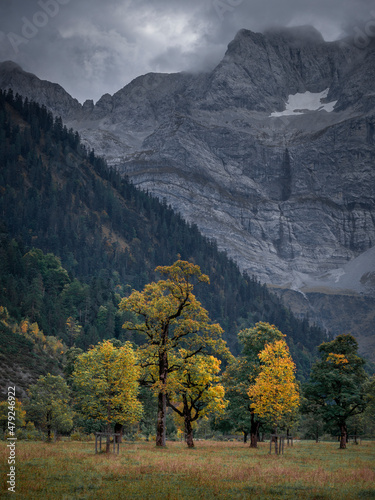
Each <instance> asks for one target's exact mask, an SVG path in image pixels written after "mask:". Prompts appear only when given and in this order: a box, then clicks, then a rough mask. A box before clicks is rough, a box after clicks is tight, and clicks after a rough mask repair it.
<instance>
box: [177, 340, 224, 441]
mask: <svg viewBox="0 0 375 500" xmlns="http://www.w3.org/2000/svg"><path fill="white" fill-rule="evenodd" d="M178 358H179V359H178ZM178 358H177V357H176V356H173V357H171V361H172V362H173V363H174V364H175V365H178V366H180V368H179V370H176V371H173V372H172V373H171V375H170V377H169V381H168V391H167V400H168V406H169V407H170V408H172V410H173V411H174V412H175V413H177V415H179V416H180V417H181V418H182V419H183V422H184V432H185V440H186V443H187V445H188V447H189V448H193V447H194V441H193V426H192V424H193V422H196V421H197V420H199V419H201V418H203V417H206V416H208V415H210V414H212V413H222V412H223V411H224V410H225V408H226V406H227V401H225V399H224V395H225V390H224V387H223V385H222V384H221V383H220V377H219V373H220V364H221V361H220V360H219V359H217V358H215V356H209V355H204V354H198V355H196V356H194V357H190V358H189V357H187V352H186V350H185V349H180V350H179V353H178Z"/></svg>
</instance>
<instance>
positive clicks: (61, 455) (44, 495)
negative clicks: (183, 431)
mask: <svg viewBox="0 0 375 500" xmlns="http://www.w3.org/2000/svg"><path fill="white" fill-rule="evenodd" d="M94 448H95V446H94V442H70V441H59V442H56V443H51V444H47V443H44V442H27V441H18V442H17V445H16V493H11V492H8V493H6V490H7V484H6V480H7V479H6V478H7V476H6V475H7V473H8V472H9V465H8V464H7V458H8V449H7V447H6V443H5V442H1V443H0V450H1V458H2V459H1V466H2V469H1V495H0V496H1V497H4V498H6V497H9V498H15V499H16V498H20V499H21V498H22V499H23V500H26V499H66V500H73V499H106V500H107V499H108V500H111V499H125V500H127V499H133V498H134V499H142V500H143V499H153V500H154V499H169V500H170V499H176V500H177V499H187V498H189V499H193V500H195V499H248V498H249V499H251V498H254V499H257V500H258V499H271V498H277V499H281V498H290V499H292V498H293V499H327V500H336V499H346V500H353V499H357V498H363V499H370V498H374V499H375V442H368V441H367V442H366V441H364V442H362V443H361V444H359V445H355V444H349V446H348V448H347V449H346V450H339V449H338V443H337V442H333V443H332V442H321V443H315V442H312V441H296V442H295V443H294V446H293V447H288V448H285V452H284V455H275V454H274V452H273V454H271V455H270V454H269V444H268V443H259V448H258V449H256V450H254V449H250V448H249V446H248V445H247V444H244V443H241V442H238V441H233V442H215V441H198V442H196V447H195V448H194V449H188V448H187V447H186V444H185V443H182V442H168V444H167V447H166V448H163V449H160V448H156V446H155V443H154V442H137V441H135V442H124V443H122V444H121V447H120V454H119V455H114V454H108V455H106V454H104V453H102V454H97V455H95V449H94ZM4 493H5V495H4Z"/></svg>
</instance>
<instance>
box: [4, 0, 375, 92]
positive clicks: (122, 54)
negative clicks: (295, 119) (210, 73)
mask: <svg viewBox="0 0 375 500" xmlns="http://www.w3.org/2000/svg"><path fill="white" fill-rule="evenodd" d="M366 23H367V25H368V23H371V29H375V28H374V26H375V4H374V1H373V0H0V61H5V60H12V61H15V62H17V63H18V64H20V65H21V66H22V67H23V68H24V69H25V70H27V71H31V72H32V73H35V74H36V75H37V76H38V77H39V78H42V79H46V80H50V81H53V82H57V83H60V84H61V85H62V86H63V87H64V88H65V89H66V90H67V91H68V92H69V93H70V94H71V95H72V96H73V97H76V98H77V99H78V100H79V101H80V102H83V101H84V100H85V99H94V101H97V100H98V99H99V98H100V96H101V95H103V94H104V93H106V92H108V93H110V94H113V93H114V92H116V91H117V90H119V89H120V88H122V87H123V86H124V85H126V84H127V83H129V82H130V81H131V80H132V79H134V78H135V77H137V76H140V75H143V74H145V73H148V72H150V71H153V72H167V73H171V72H178V71H201V70H209V69H211V68H213V67H214V66H215V65H216V64H217V63H218V62H219V61H220V59H221V58H222V57H223V55H224V53H225V51H226V47H227V45H228V43H229V42H230V41H231V40H232V39H233V38H234V36H235V34H236V33H237V31H238V30H239V29H242V28H246V29H250V30H253V31H260V32H261V31H263V30H264V29H265V28H267V27H270V26H278V25H282V26H298V25H303V24H311V25H313V26H315V28H317V29H318V30H319V31H320V32H321V33H322V35H323V37H324V38H325V39H326V40H335V39H338V38H341V37H342V36H343V35H348V36H354V34H355V33H356V31H355V30H358V29H359V30H361V29H364V27H365V26H366Z"/></svg>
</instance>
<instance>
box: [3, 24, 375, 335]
mask: <svg viewBox="0 0 375 500" xmlns="http://www.w3.org/2000/svg"><path fill="white" fill-rule="evenodd" d="M303 34H304V35H303ZM374 81H375V41H374V40H372V41H371V43H370V44H369V46H368V47H367V48H366V49H359V48H357V47H355V46H354V45H350V44H348V43H345V44H344V45H343V44H342V43H340V42H325V41H324V40H323V39H322V38H321V37H320V36H319V35H317V33H316V32H315V31H314V30H311V29H308V28H299V29H283V30H280V29H279V30H277V29H276V30H270V31H268V32H266V33H263V34H262V33H253V32H251V31H249V30H241V31H240V32H238V34H237V35H236V37H235V38H234V40H233V41H232V42H231V43H230V44H229V46H228V50H227V52H226V54H225V55H224V57H223V60H222V61H221V62H220V63H219V64H218V65H217V66H216V67H215V68H214V69H213V70H212V71H210V72H207V73H201V74H187V73H177V74H156V73H150V74H147V75H143V76H140V77H138V78H136V79H135V80H133V81H132V82H131V83H129V84H128V85H126V86H125V87H124V88H122V89H120V90H119V91H118V92H116V93H115V94H114V95H113V96H110V95H109V94H106V95H104V96H103V97H102V98H101V99H99V101H98V102H97V103H96V104H95V105H94V103H90V102H87V101H86V103H84V105H83V106H79V107H74V106H73V108H74V109H73V108H72V109H73V112H71V110H70V109H68V110H67V111H66V116H64V120H65V122H66V124H67V126H71V127H72V128H73V129H75V130H78V131H79V133H80V135H81V137H82V138H83V141H84V142H85V143H86V144H87V145H88V146H89V147H92V148H94V149H95V152H96V153H98V154H100V155H103V156H104V157H106V159H107V161H108V162H109V164H110V165H112V166H113V167H115V168H116V169H118V170H119V171H120V172H121V173H122V174H124V175H126V176H128V178H129V179H130V180H131V181H132V182H133V184H134V185H136V186H138V187H140V188H142V189H144V190H147V191H148V192H150V193H152V194H153V195H154V196H157V197H158V198H160V199H165V200H166V202H167V203H168V204H171V206H172V207H173V208H174V209H175V210H176V211H178V212H179V213H180V214H181V215H182V216H183V217H184V218H185V220H187V221H188V222H190V223H196V224H197V225H198V227H199V229H200V231H201V232H202V233H203V234H204V235H206V236H208V237H209V238H211V239H215V240H216V241H217V243H218V247H219V248H220V249H221V250H225V251H226V252H227V253H228V255H229V256H230V257H231V258H233V259H234V260H235V261H236V262H237V263H238V265H239V267H240V268H241V270H243V271H245V272H247V273H248V274H249V275H255V276H257V277H258V278H259V279H260V280H261V281H262V282H265V283H269V284H272V285H274V286H279V287H290V288H291V289H296V290H301V291H303V288H304V286H306V281H307V282H310V281H314V280H318V281H319V280H320V278H319V277H321V276H325V275H327V273H328V274H329V273H331V274H332V276H334V275H335V273H334V271H335V270H338V269H342V268H343V267H344V266H345V265H346V264H347V263H348V262H350V261H352V260H353V259H355V258H358V257H359V256H360V255H361V254H362V253H364V252H366V251H367V250H369V249H371V248H372V247H373V246H374V244H375V222H374V221H375V202H374V200H375V180H374V176H375V172H374V168H373V157H374V130H375V117H374V106H375V91H374V84H373V82H374ZM6 82H7V80H6V74H5V73H4V71H1V70H0V86H3V85H5V84H6ZM21 86H22V85H21ZM323 92H326V97H319V100H320V101H321V102H320V103H321V105H322V106H321V107H320V108H321V109H320V110H319V109H315V110H310V109H307V108H305V109H297V110H293V109H291V111H290V114H288V115H285V116H284V115H282V116H271V115H272V113H283V112H284V111H285V110H286V106H287V102H291V101H290V96H295V95H297V94H300V95H302V96H305V97H304V98H305V99H307V97H309V96H311V95H314V96H316V97H315V98H316V99H318V94H319V95H322V93H323ZM307 93H309V95H308V94H307ZM42 97H43V95H42ZM50 97H51V99H52V97H53V96H52V95H51V96H50ZM45 100H46V99H45ZM52 101H53V99H52V100H51V102H52ZM335 101H336V103H335V104H334V105H332V106H331V107H332V110H331V111H326V110H325V109H324V105H325V104H326V103H327V102H328V103H334V102H335ZM51 102H50V104H51ZM303 102H305V101H303ZM43 104H45V102H43ZM68 108H69V106H68ZM56 109H57V105H56ZM54 112H55V113H56V110H54ZM360 278H361V277H359V279H358V282H359V284H360V285H359V288H358V286H356V289H355V290H353V293H365V294H367V295H370V296H374V294H375V288H374V287H372V285H371V286H370V285H369V284H368V283H369V282H366V283H367V284H366V286H364V285H363V286H362V284H361V279H360ZM334 279H335V278H333V280H334ZM332 283H334V281H333V282H332ZM370 284H371V280H370ZM332 290H333V291H334V290H335V287H333V288H332ZM335 293H338V292H337V291H336V292H335ZM315 313H316V314H315V318H314V319H315V320H319V316H320V313H319V310H316V311H315ZM333 331H334V329H333ZM338 333H340V332H338ZM341 333H342V332H341Z"/></svg>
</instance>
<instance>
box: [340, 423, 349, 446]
mask: <svg viewBox="0 0 375 500" xmlns="http://www.w3.org/2000/svg"><path fill="white" fill-rule="evenodd" d="M347 439H348V430H347V428H346V423H345V422H341V424H340V450H345V448H346V442H347Z"/></svg>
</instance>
